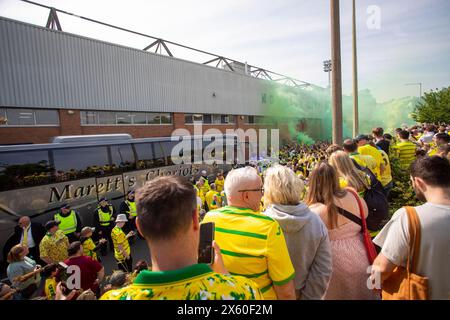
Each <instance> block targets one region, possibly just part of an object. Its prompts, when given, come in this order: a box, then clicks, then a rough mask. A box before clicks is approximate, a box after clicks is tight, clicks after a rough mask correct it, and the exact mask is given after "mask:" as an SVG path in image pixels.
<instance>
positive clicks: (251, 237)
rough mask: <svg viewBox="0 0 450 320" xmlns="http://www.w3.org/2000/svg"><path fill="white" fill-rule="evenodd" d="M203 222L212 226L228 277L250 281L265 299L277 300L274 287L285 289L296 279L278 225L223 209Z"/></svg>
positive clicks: (253, 213) (249, 212) (244, 210)
mask: <svg viewBox="0 0 450 320" xmlns="http://www.w3.org/2000/svg"><path fill="white" fill-rule="evenodd" d="M203 222H204V223H205V222H214V223H215V227H216V228H215V230H216V232H215V239H216V241H217V244H218V245H219V246H220V248H221V253H222V256H223V261H224V264H225V267H226V268H227V269H228V271H229V272H230V274H232V275H238V276H244V277H247V278H249V279H252V280H253V281H254V282H255V283H256V284H257V285H258V286H259V288H260V289H261V292H262V293H263V296H264V299H277V296H276V293H275V290H274V288H273V285H279V286H281V285H284V284H286V283H288V282H289V281H291V280H292V279H293V278H294V276H295V271H294V267H293V265H292V262H291V258H290V257H289V252H288V249H287V246H286V241H285V239H284V235H283V231H282V230H281V227H280V225H279V224H278V222H277V221H275V220H274V219H272V218H270V217H268V216H265V215H262V214H261V213H260V212H257V211H253V210H251V209H247V208H237V207H233V206H226V207H223V208H219V209H217V210H213V211H210V212H208V213H207V214H206V216H205V219H204V220H203Z"/></svg>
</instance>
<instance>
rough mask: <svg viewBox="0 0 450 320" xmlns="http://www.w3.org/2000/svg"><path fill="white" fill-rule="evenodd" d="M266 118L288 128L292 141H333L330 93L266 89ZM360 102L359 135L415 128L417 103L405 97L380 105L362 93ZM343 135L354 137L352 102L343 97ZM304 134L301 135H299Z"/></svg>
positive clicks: (308, 89)
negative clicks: (414, 114)
mask: <svg viewBox="0 0 450 320" xmlns="http://www.w3.org/2000/svg"><path fill="white" fill-rule="evenodd" d="M266 92H267V93H266V97H265V103H264V99H263V105H264V104H265V106H266V108H265V117H266V118H269V119H270V121H271V122H275V123H277V124H278V127H281V126H287V129H288V132H289V135H290V139H295V140H296V141H298V142H299V143H305V144H311V143H314V139H320V140H331V129H332V126H331V91H330V90H329V89H324V88H320V87H315V86H309V87H304V88H294V87H288V86H285V85H281V84H277V83H270V84H269V85H268V87H267V91H266ZM358 99H359V128H360V132H359V133H366V134H368V133H370V132H371V131H372V129H373V128H375V127H380V126H381V127H383V128H384V129H385V132H393V131H394V129H395V128H396V127H400V126H402V125H413V124H415V122H414V120H413V119H412V118H411V117H410V113H411V112H412V111H413V109H414V105H415V104H416V102H417V98H415V97H404V98H399V99H393V100H390V101H387V102H383V103H379V102H377V101H376V99H375V97H374V96H373V95H372V93H371V92H370V90H362V91H360V92H359V95H358ZM342 113H343V135H344V138H350V137H352V135H353V134H352V125H353V98H352V96H346V95H343V97H342ZM299 132H301V134H299Z"/></svg>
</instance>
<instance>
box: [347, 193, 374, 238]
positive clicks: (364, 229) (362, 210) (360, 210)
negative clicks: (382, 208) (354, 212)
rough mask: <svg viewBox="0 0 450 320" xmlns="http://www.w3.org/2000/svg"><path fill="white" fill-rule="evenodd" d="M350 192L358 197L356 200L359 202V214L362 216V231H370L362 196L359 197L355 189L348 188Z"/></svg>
mask: <svg viewBox="0 0 450 320" xmlns="http://www.w3.org/2000/svg"><path fill="white" fill-rule="evenodd" d="M347 191H348V192H350V193H351V194H353V196H354V197H355V199H356V202H358V208H359V216H360V217H361V219H360V220H361V223H362V230H361V231H362V233H365V232H369V231H368V230H367V223H366V218H365V217H364V209H363V205H362V203H361V198H360V197H359V195H358V194H357V193H356V192H355V191H353V190H352V189H347Z"/></svg>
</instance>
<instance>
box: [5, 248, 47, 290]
mask: <svg viewBox="0 0 450 320" xmlns="http://www.w3.org/2000/svg"><path fill="white" fill-rule="evenodd" d="M28 252H29V251H28V247H27V246H24V245H21V244H18V245H15V246H14V247H12V248H11V250H10V251H9V253H8V258H7V261H8V263H9V265H8V268H7V270H6V273H7V276H8V279H9V281H10V282H11V283H12V284H13V286H14V287H15V288H17V289H19V291H20V293H21V295H22V296H23V297H24V298H26V299H28V298H30V297H31V296H32V295H33V294H34V293H35V292H36V290H37V287H38V285H39V283H40V281H41V277H40V275H39V274H36V275H34V276H33V277H31V278H30V279H28V280H26V281H18V280H17V278H18V277H20V276H23V275H25V274H27V273H31V272H33V271H35V270H36V269H37V268H39V266H37V265H36V262H35V261H34V260H33V259H31V258H29V257H27V254H28Z"/></svg>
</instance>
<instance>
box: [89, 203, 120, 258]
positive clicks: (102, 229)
mask: <svg viewBox="0 0 450 320" xmlns="http://www.w3.org/2000/svg"><path fill="white" fill-rule="evenodd" d="M115 213H116V212H115V210H114V206H113V205H112V204H110V203H108V200H107V199H106V198H105V197H102V198H100V200H99V201H98V207H97V208H95V211H94V222H95V226H96V230H97V232H98V233H97V235H98V238H106V239H107V240H108V242H109V248H110V250H111V251H112V250H114V244H113V241H112V238H111V231H112V228H113V227H114V220H115V216H116V214H115ZM107 251H108V246H107V245H104V246H102V247H101V254H102V255H103V256H105V255H106V254H107Z"/></svg>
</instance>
